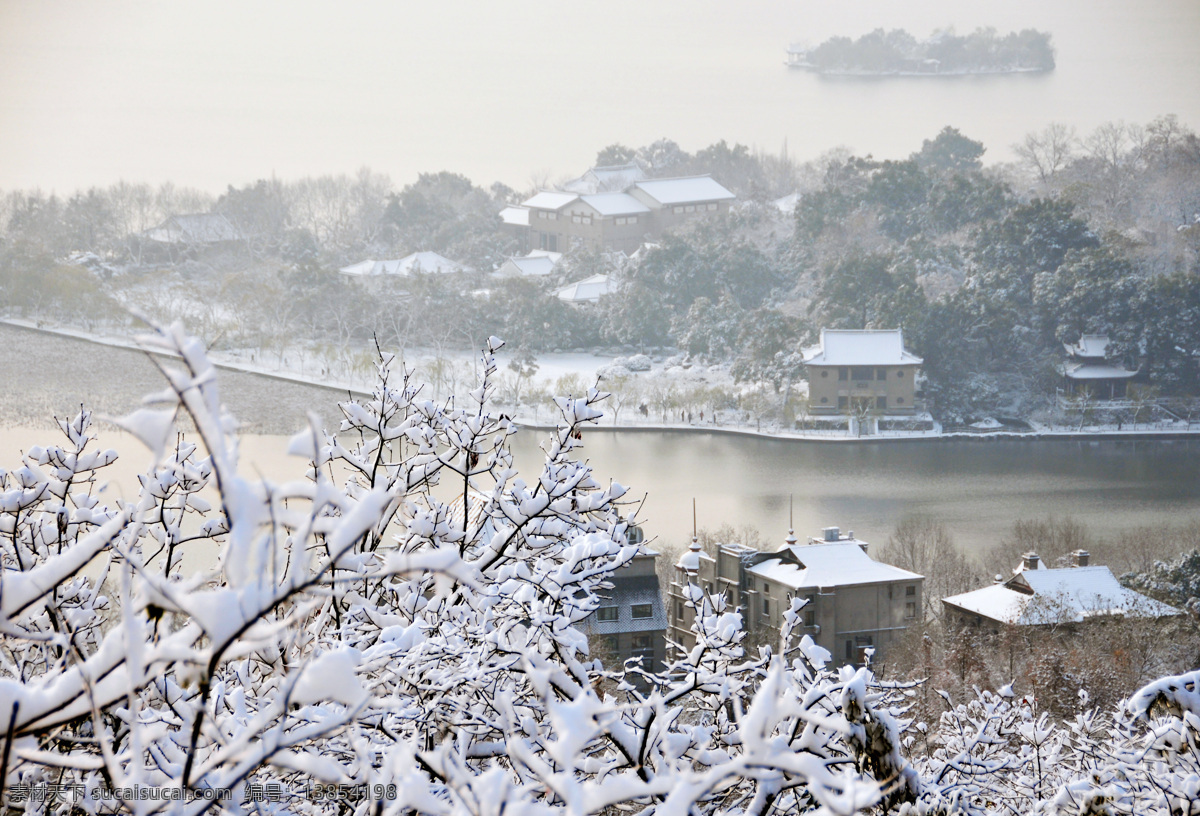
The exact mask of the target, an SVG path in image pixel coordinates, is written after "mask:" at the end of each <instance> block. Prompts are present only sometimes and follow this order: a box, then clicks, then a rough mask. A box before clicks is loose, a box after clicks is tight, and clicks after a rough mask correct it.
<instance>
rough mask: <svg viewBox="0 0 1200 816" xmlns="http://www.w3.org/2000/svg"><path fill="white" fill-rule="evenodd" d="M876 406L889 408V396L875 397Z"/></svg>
mask: <svg viewBox="0 0 1200 816" xmlns="http://www.w3.org/2000/svg"><path fill="white" fill-rule="evenodd" d="M875 407H876V408H887V397H876V398H875Z"/></svg>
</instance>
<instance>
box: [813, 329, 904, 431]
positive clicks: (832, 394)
mask: <svg viewBox="0 0 1200 816" xmlns="http://www.w3.org/2000/svg"><path fill="white" fill-rule="evenodd" d="M922 362H924V361H923V360H922V359H921V358H920V357H918V356H916V355H915V354H912V353H910V352H909V351H907V350H906V349H905V348H904V335H903V333H902V332H901V330H900V329H888V330H875V329H864V330H861V331H851V330H843V329H821V342H820V344H819V345H817V346H814V347H813V348H810V349H806V350H805V352H804V364H805V365H806V366H807V367H808V403H809V411H811V412H812V413H814V414H834V413H847V412H848V411H850V410H852V409H854V408H863V407H865V408H869V409H871V410H873V411H877V412H880V413H886V414H912V413H914V412H915V410H916V404H915V403H916V379H917V372H918V371H919V370H920V366H921V363H922Z"/></svg>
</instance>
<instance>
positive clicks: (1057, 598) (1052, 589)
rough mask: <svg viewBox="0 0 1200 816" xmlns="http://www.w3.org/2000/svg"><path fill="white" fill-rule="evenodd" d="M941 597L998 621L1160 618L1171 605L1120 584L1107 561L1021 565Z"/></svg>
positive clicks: (1171, 612) (1031, 622)
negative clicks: (999, 578) (1003, 577)
mask: <svg viewBox="0 0 1200 816" xmlns="http://www.w3.org/2000/svg"><path fill="white" fill-rule="evenodd" d="M942 603H944V604H946V605H947V606H953V607H957V608H959V609H962V610H964V611H966V612H971V613H974V614H976V615H981V616H983V617H985V618H990V619H991V620H994V621H999V622H1000V623H1012V624H1018V625H1022V626H1027V625H1037V624H1047V623H1079V622H1081V621H1084V620H1087V619H1088V618H1091V617H1096V616H1101V615H1128V616H1130V617H1138V618H1160V617H1167V616H1170V615H1178V614H1179V610H1178V609H1176V608H1175V607H1173V606H1168V605H1167V604H1164V603H1160V602H1158V601H1155V600H1152V599H1150V598H1147V597H1146V596H1145V595H1142V594H1140V593H1137V592H1134V591H1133V590H1131V589H1126V588H1125V587H1123V586H1121V584H1120V583H1118V582H1117V579H1116V578H1115V577H1113V574H1112V571H1111V570H1110V569H1109V568H1108V567H1104V566H1097V567H1065V568H1062V569H1039V570H1023V571H1021V572H1018V573H1017V574H1016V575H1014V576H1013V577H1012V578H1010V579H1008V581H1006V582H1005V583H1003V584H993V585H992V586H989V587H984V588H983V589H977V590H975V591H973V592H964V593H963V594H961V595H952V596H951V597H949V598H943V599H942Z"/></svg>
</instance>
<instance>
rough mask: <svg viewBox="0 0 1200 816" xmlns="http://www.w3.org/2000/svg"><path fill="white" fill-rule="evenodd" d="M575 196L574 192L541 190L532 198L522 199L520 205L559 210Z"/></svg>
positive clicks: (537, 208) (536, 208)
mask: <svg viewBox="0 0 1200 816" xmlns="http://www.w3.org/2000/svg"><path fill="white" fill-rule="evenodd" d="M577 198H579V196H577V195H576V194H575V193H557V192H555V191H553V190H541V191H539V192H538V194H537V195H535V196H534V197H533V198H530V199H527V200H525V201H522V202H521V206H522V207H528V208H530V209H534V210H561V209H562V208H563V207H565V206H567V205H568V204H570V203H571V202H572V201H574V200H576V199H577Z"/></svg>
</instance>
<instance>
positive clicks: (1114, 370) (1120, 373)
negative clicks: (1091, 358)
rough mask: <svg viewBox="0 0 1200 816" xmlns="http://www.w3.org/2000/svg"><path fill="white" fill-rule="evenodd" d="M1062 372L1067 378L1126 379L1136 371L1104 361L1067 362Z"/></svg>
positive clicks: (1134, 374) (1135, 373)
mask: <svg viewBox="0 0 1200 816" xmlns="http://www.w3.org/2000/svg"><path fill="white" fill-rule="evenodd" d="M1062 373H1063V376H1064V377H1066V378H1067V379H1069V380H1127V379H1129V378H1130V377H1133V376H1136V375H1137V372H1136V371H1130V370H1129V369H1127V368H1122V367H1121V366H1115V365H1108V364H1106V363H1068V364H1067V365H1064V366H1063V367H1062Z"/></svg>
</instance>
